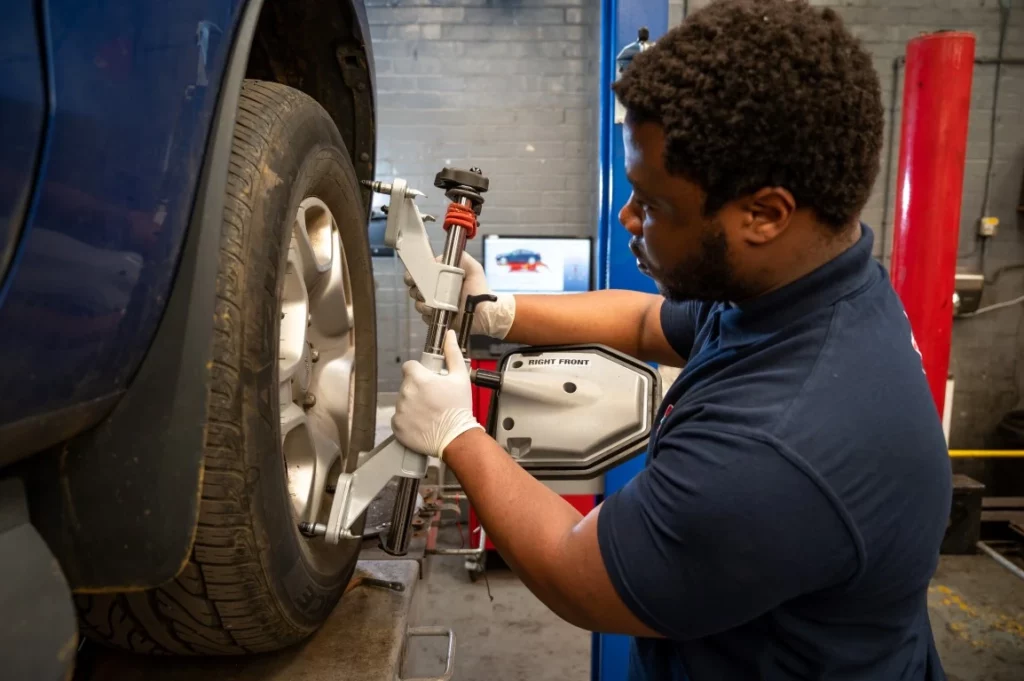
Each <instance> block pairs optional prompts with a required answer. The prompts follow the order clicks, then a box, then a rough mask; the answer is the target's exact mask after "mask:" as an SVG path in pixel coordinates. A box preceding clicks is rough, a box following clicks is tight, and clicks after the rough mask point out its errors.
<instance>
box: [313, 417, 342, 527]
mask: <svg viewBox="0 0 1024 681" xmlns="http://www.w3.org/2000/svg"><path fill="white" fill-rule="evenodd" d="M312 433H313V447H314V449H315V450H316V465H315V467H314V468H313V481H312V483H313V484H312V487H311V490H312V492H311V494H310V498H309V504H308V505H307V506H306V516H305V517H306V520H307V521H308V522H315V521H316V519H317V518H318V517H319V516H320V506H321V504H322V503H323V499H324V493H325V492H326V491H327V476H328V475H329V474H330V472H331V466H333V465H334V462H335V461H337V460H338V458H339V457H340V456H341V448H340V447H339V446H338V443H337V442H334V441H332V440H331V439H330V438H329V437H327V436H326V435H325V434H324V433H321V432H320V430H319V429H318V428H316V427H314V428H313V429H312Z"/></svg>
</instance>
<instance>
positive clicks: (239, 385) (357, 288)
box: [77, 81, 377, 655]
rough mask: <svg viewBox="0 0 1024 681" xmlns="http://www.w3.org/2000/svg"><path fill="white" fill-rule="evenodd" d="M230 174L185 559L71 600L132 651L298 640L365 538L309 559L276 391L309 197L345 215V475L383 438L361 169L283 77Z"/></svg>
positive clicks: (97, 635) (338, 586)
mask: <svg viewBox="0 0 1024 681" xmlns="http://www.w3.org/2000/svg"><path fill="white" fill-rule="evenodd" d="M229 173H230V174H229V178H228V186H227V197H226V201H225V209H224V227H223V232H222V234H221V242H220V272H219V274H218V279H217V313H216V317H215V320H214V322H213V323H214V324H215V327H216V328H215V338H214V357H215V361H214V367H213V379H212V382H211V385H210V393H209V408H208V421H207V439H206V446H205V451H204V474H203V482H202V497H201V504H200V515H199V523H198V527H197V529H196V537H195V544H194V547H193V550H192V555H191V559H190V560H189V562H187V563H186V564H185V565H184V566H183V569H182V571H181V573H180V574H179V575H178V577H177V578H176V579H175V580H173V581H172V582H170V583H169V584H166V585H164V586H162V587H161V588H158V589H153V590H149V591H142V592H136V593H126V594H115V595H83V596H79V597H77V600H78V605H79V611H80V620H81V624H82V629H83V632H84V633H85V634H86V635H88V636H89V637H90V638H93V639H96V640H99V641H101V642H104V643H108V644H111V645H114V646H117V647H121V648H127V649H130V650H134V651H137V652H146V653H158V654H159V653H172V654H185V655H188V654H216V655H224V654H244V653H255V652H264V651H270V650H276V649H278V648H282V647H284V646H288V645H290V644H293V643H296V642H298V641H300V640H302V639H303V638H305V637H306V636H308V635H309V634H311V633H312V632H313V631H315V630H316V629H317V627H318V626H319V625H320V624H321V623H322V622H323V621H324V619H325V618H326V617H327V616H328V614H330V612H331V610H332V609H333V608H334V606H335V604H336V603H337V601H338V599H339V598H341V595H342V593H343V592H344V589H345V586H346V585H347V583H348V581H349V579H350V578H351V575H352V571H353V570H354V569H355V564H356V558H357V555H358V550H359V544H358V542H350V543H348V544H343V545H340V546H338V547H333V548H332V547H328V546H327V545H326V544H321V545H318V546H317V547H316V551H317V553H316V554H315V555H316V560H313V559H312V558H311V554H310V551H311V548H310V547H309V545H304V544H303V542H308V541H316V542H322V540H308V539H305V538H303V537H301V536H300V535H299V534H298V531H297V528H296V526H295V522H294V520H293V516H292V512H291V505H290V500H289V497H288V490H287V487H286V482H285V475H284V461H283V457H282V453H281V438H280V422H279V406H278V399H277V397H278V385H277V347H278V342H277V339H278V335H279V328H280V320H279V314H278V312H277V310H278V301H279V299H280V296H281V294H282V285H283V282H284V276H283V274H284V270H285V262H286V258H287V254H288V244H289V241H290V238H291V224H292V219H293V218H292V217H291V216H294V215H295V212H296V210H297V208H298V205H299V203H300V201H302V199H304V198H306V197H308V196H311V195H315V196H317V197H319V198H320V199H321V200H323V201H324V203H326V204H327V205H328V207H329V208H330V209H331V212H332V214H333V215H334V216H335V219H336V222H337V223H338V228H339V231H340V237H341V240H342V243H343V248H344V251H345V258H346V261H347V264H348V268H349V276H350V279H351V285H352V294H353V299H354V300H353V304H354V318H355V326H356V332H355V333H356V337H355V339H356V358H355V366H356V369H355V375H354V378H353V380H354V381H355V385H354V413H353V417H352V424H351V427H352V430H351V434H350V443H349V446H348V448H347V451H346V450H345V447H344V444H343V454H344V458H345V466H346V469H347V470H352V468H353V467H354V462H355V457H356V456H357V454H358V452H359V451H361V450H364V451H365V450H368V449H370V448H371V447H372V446H373V438H374V421H375V417H376V401H377V369H376V359H377V357H376V311H375V306H374V286H373V274H372V266H371V260H370V250H369V244H368V241H367V235H366V226H365V225H366V212H365V207H364V204H363V202H362V200H361V198H360V188H359V183H358V181H357V179H356V174H355V170H354V169H353V167H352V162H351V160H350V158H349V154H348V151H347V150H346V149H345V145H344V142H343V141H342V139H341V136H340V134H339V133H338V130H337V128H336V127H335V125H334V122H333V121H332V120H331V118H330V116H328V114H327V112H326V111H324V110H323V108H322V107H321V106H320V105H319V104H318V103H317V102H316V101H314V100H313V99H311V98H310V97H308V96H306V95H305V94H303V93H301V92H299V91H297V90H293V89H291V88H288V87H285V86H283V85H280V84H277V83H268V82H261V81H246V82H245V84H244V85H243V87H242V94H241V99H240V102H239V110H238V118H237V121H236V123H235V131H234V142H233V148H232V155H231V162H230V170H229ZM329 503H330V497H328V498H327V500H326V503H325V505H326V506H329ZM321 517H323V512H322V514H321ZM356 529H357V530H359V529H360V528H356ZM324 551H327V552H328V553H327V554H326V555H327V558H326V559H325V558H324Z"/></svg>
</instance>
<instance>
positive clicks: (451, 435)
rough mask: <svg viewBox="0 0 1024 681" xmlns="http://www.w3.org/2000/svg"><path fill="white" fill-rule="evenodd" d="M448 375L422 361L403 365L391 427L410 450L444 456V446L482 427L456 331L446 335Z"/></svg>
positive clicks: (445, 350)
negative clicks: (474, 404) (469, 431)
mask: <svg viewBox="0 0 1024 681" xmlns="http://www.w3.org/2000/svg"><path fill="white" fill-rule="evenodd" d="M444 358H445V363H446V364H447V365H448V373H447V374H435V373H433V372H431V371H429V370H428V369H426V368H425V367H424V366H423V365H422V364H420V363H419V362H415V361H412V362H406V363H405V365H404V366H402V374H403V375H404V378H403V379H402V389H401V390H400V391H399V392H398V401H397V402H396V403H395V415H394V417H393V418H392V419H391V428H392V430H394V431H395V437H396V438H398V441H399V442H401V443H402V444H403V445H405V446H406V447H408V448H409V449H411V450H413V451H416V452H419V453H421V454H427V455H429V456H436V457H438V458H441V456H442V455H443V454H444V448H445V447H447V446H448V444H449V443H450V442H451V441H452V440H454V439H455V438H457V437H458V436H459V435H462V434H463V433H465V432H466V431H467V430H473V429H474V428H482V426H481V425H480V424H479V423H477V420H476V417H474V416H473V391H472V386H471V385H470V383H469V372H468V371H467V370H466V362H465V360H464V359H463V357H462V352H460V351H459V343H458V340H457V339H456V337H455V332H454V331H449V332H448V334H447V335H446V336H445V337H444Z"/></svg>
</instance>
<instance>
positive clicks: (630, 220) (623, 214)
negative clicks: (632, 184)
mask: <svg viewBox="0 0 1024 681" xmlns="http://www.w3.org/2000/svg"><path fill="white" fill-rule="evenodd" d="M619 222H621V223H622V226H623V227H625V228H626V231H627V232H629V233H630V234H632V235H633V236H643V233H644V221H643V219H642V218H641V217H640V211H639V209H638V207H637V205H636V201H634V200H633V195H632V194H630V195H629V201H627V202H626V205H625V206H623V207H622V210H620V211H619Z"/></svg>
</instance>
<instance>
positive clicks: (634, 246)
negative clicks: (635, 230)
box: [629, 239, 651, 274]
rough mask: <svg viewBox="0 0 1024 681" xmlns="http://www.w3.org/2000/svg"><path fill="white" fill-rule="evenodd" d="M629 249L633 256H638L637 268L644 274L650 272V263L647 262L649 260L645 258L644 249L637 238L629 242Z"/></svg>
mask: <svg viewBox="0 0 1024 681" xmlns="http://www.w3.org/2000/svg"><path fill="white" fill-rule="evenodd" d="M629 250H630V252H632V253H633V256H634V257H636V268H637V269H638V270H640V271H641V272H643V273H644V274H650V273H651V268H650V265H648V264H647V260H646V259H645V258H644V255H643V251H642V250H641V249H640V245H639V243H638V242H637V240H636V239H633V240H631V241H630V242H629Z"/></svg>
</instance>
